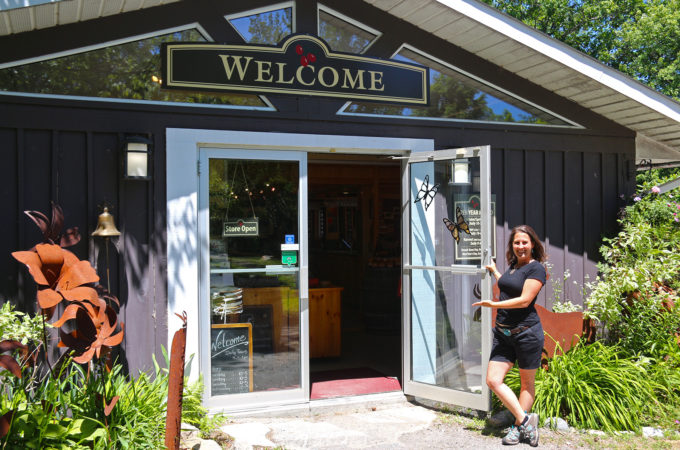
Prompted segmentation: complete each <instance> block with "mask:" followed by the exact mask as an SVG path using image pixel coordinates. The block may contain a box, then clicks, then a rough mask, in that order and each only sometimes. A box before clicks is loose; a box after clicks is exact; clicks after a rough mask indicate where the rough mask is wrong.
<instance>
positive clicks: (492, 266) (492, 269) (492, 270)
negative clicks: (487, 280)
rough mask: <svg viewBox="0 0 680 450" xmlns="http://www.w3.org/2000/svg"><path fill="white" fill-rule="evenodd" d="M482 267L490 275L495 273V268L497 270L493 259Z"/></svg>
mask: <svg viewBox="0 0 680 450" xmlns="http://www.w3.org/2000/svg"><path fill="white" fill-rule="evenodd" d="M484 267H486V270H488V271H489V273H490V274H491V275H493V274H494V273H496V270H498V269H496V263H495V262H494V260H493V259H492V260H491V262H490V263H489V264H487V265H486V266H484Z"/></svg>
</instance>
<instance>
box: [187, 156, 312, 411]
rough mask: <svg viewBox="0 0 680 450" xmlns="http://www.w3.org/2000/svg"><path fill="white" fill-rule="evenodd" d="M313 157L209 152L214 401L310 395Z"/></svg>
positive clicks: (206, 193) (279, 400)
mask: <svg viewBox="0 0 680 450" xmlns="http://www.w3.org/2000/svg"><path fill="white" fill-rule="evenodd" d="M306 156H307V155H306V154H305V153H302V152H284V151H259V150H258V151H255V150H227V149H216V148H203V149H201V151H200V162H199V183H200V186H199V205H200V208H199V227H200V232H199V236H201V243H200V248H201V258H200V272H201V279H200V300H199V303H200V319H201V320H200V323H201V329H200V367H201V371H202V374H203V377H204V382H205V386H206V398H207V399H208V400H207V402H206V403H207V405H208V406H210V407H219V406H224V407H228V408H229V409H234V408H239V407H244V408H252V407H258V406H264V405H268V406H271V405H275V404H284V403H291V402H297V401H307V400H308V392H309V389H308V384H309V375H308V370H307V362H306V361H307V360H308V358H307V356H306V355H307V354H308V349H307V341H308V340H307V337H306V335H307V331H306V330H307V326H306V320H307V316H306V311H307V298H308V297H307V276H306V273H307V254H306V249H305V246H304V243H305V242H306V233H307V218H306V217H307V216H306V214H307V212H306V211H307V209H306V205H307V198H306V195H307V187H306V183H307V159H306Z"/></svg>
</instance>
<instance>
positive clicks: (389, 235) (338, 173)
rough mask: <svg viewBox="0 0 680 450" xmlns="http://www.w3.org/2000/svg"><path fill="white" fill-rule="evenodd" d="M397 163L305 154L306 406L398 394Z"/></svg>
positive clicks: (369, 157) (384, 159)
mask: <svg viewBox="0 0 680 450" xmlns="http://www.w3.org/2000/svg"><path fill="white" fill-rule="evenodd" d="M400 174H401V161H400V160H394V159H390V158H387V157H384V156H375V155H334V154H309V159H308V177H309V178H308V193H309V194H308V197H309V212H308V214H309V216H308V220H309V225H308V235H309V357H310V365H309V367H310V385H311V392H310V399H311V400H317V399H327V398H334V397H343V396H352V395H363V394H373V393H382V392H391V391H401V389H402V388H401V370H402V361H401V355H402V341H401V324H402V316H401V308H402V302H401V270H400V268H401V262H402V261H401V256H402V255H401V209H400V196H401V189H400V186H401V175H400Z"/></svg>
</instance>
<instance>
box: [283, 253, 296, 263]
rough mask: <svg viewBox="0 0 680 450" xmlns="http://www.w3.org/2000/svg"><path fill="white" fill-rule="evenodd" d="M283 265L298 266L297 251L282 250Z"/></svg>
mask: <svg viewBox="0 0 680 450" xmlns="http://www.w3.org/2000/svg"><path fill="white" fill-rule="evenodd" d="M281 264H287V265H289V266H292V265H294V264H297V252H296V251H295V250H281Z"/></svg>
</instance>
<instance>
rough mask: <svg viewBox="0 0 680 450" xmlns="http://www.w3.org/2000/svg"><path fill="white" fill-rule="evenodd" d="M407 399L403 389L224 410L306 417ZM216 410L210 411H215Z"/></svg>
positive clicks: (237, 414) (246, 414) (244, 414)
mask: <svg viewBox="0 0 680 450" xmlns="http://www.w3.org/2000/svg"><path fill="white" fill-rule="evenodd" d="M407 402H408V399H407V397H406V395H404V392H403V391H396V392H381V393H379V394H366V395H354V396H350V397H336V398H327V399H320V400H310V401H309V402H305V403H293V404H285V405H275V406H265V407H260V408H252V409H242V410H238V411H219V412H226V413H227V414H228V415H229V416H231V417H257V416H263V415H265V416H268V417H307V416H313V415H316V414H321V413H326V412H343V411H348V410H352V411H356V410H367V411H368V410H372V409H373V408H375V407H377V406H381V405H394V404H399V403H407ZM216 412H218V411H210V413H213V414H214V413H216Z"/></svg>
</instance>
